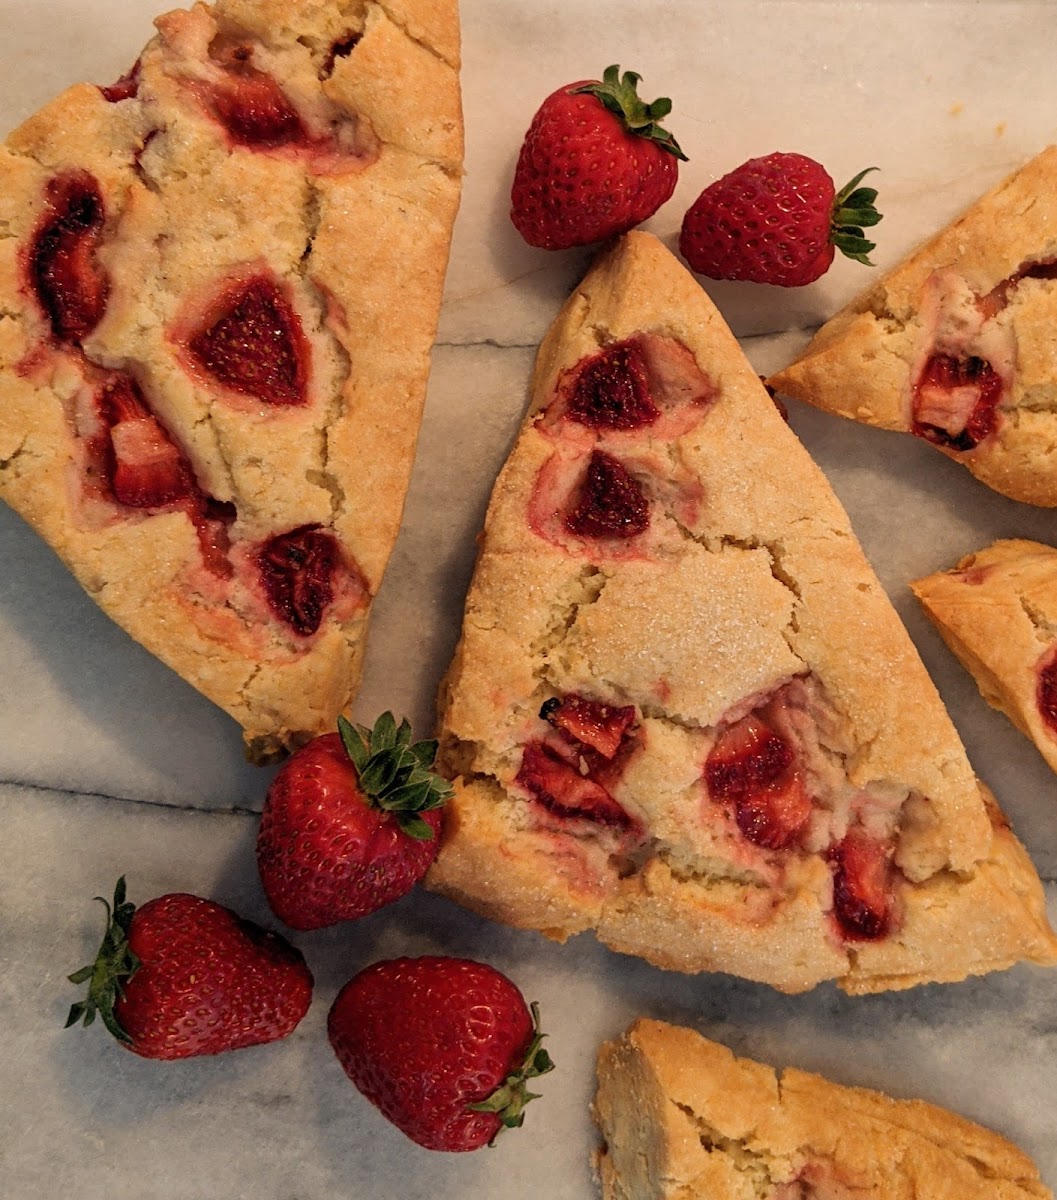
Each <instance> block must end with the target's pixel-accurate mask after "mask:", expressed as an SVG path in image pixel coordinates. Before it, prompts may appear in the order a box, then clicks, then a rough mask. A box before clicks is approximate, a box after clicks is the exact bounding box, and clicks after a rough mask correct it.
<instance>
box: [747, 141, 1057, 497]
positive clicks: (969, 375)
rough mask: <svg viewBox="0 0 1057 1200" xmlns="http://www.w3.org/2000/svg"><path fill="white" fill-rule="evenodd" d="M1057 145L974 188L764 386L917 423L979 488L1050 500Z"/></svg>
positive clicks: (878, 419) (907, 428)
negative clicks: (968, 201) (962, 207)
mask: <svg viewBox="0 0 1057 1200" xmlns="http://www.w3.org/2000/svg"><path fill="white" fill-rule="evenodd" d="M1055 181H1057V147H1050V148H1048V149H1046V150H1044V151H1042V153H1041V154H1039V155H1038V156H1037V157H1035V158H1033V159H1032V160H1031V161H1030V162H1028V163H1026V164H1025V165H1024V166H1023V167H1021V168H1020V170H1018V171H1016V172H1015V173H1014V174H1013V175H1011V176H1010V177H1009V178H1008V179H1006V180H1004V181H1003V182H1002V183H1000V184H998V185H997V186H996V187H994V188H993V189H992V190H991V191H989V192H987V193H986V194H985V195H983V196H982V197H981V198H980V199H979V200H977V201H976V203H975V204H973V205H972V206H971V207H970V208H969V209H968V210H967V211H966V212H965V213H963V214H962V215H961V216H960V217H958V218H957V220H955V221H953V222H952V223H951V224H950V225H948V226H947V227H946V228H944V229H942V230H940V231H939V232H938V233H937V234H936V235H935V236H934V237H932V238H931V239H929V241H927V242H926V243H925V244H924V245H923V246H921V247H919V248H918V249H916V250H915V251H914V252H913V253H911V254H910V255H909V256H908V257H907V258H906V259H905V260H904V261H903V262H901V263H899V264H898V265H897V266H896V267H894V268H893V269H892V270H890V271H888V272H887V273H886V274H885V275H884V276H883V277H882V278H880V279H879V280H878V281H876V282H875V283H874V284H873V285H872V286H871V287H869V288H868V289H867V290H866V291H864V292H863V293H862V294H861V295H859V296H857V297H856V298H855V299H854V300H853V301H852V302H851V303H850V304H848V305H847V306H846V307H845V308H844V309H842V310H841V311H840V312H839V313H837V314H836V315H835V316H833V317H832V318H831V319H830V320H829V321H827V322H826V323H825V324H824V325H823V326H822V328H821V329H819V330H818V332H817V333H816V334H815V336H814V338H813V339H812V340H811V342H810V343H809V345H808V346H807V347H806V349H805V350H804V352H803V353H802V354H801V355H800V356H799V357H798V358H797V359H796V361H794V362H792V363H790V365H789V366H787V367H786V368H784V369H783V370H781V371H779V372H777V374H775V375H772V376H771V377H770V379H769V380H768V384H769V385H770V386H771V387H773V388H775V389H776V390H777V391H778V392H779V393H784V394H785V395H787V396H793V397H795V398H796V399H798V400H804V401H806V402H807V403H809V404H814V405H815V406H817V407H818V408H821V409H824V410H826V411H827V412H832V413H836V414H838V415H840V416H844V417H850V418H852V419H853V420H857V421H862V422H864V423H866V424H868V425H876V426H879V427H880V428H882V429H894V430H901V431H903V432H906V433H911V434H914V435H915V436H917V437H920V438H922V439H924V440H925V441H927V442H929V443H930V444H931V445H933V446H935V447H936V448H937V449H938V450H939V451H941V452H942V453H943V454H945V455H947V457H948V458H952V459H954V460H955V461H956V462H960V463H962V464H963V465H964V466H965V467H967V468H968V469H969V470H970V471H971V472H972V473H973V475H975V476H976V477H977V478H978V479H980V480H981V481H982V482H984V483H986V484H987V485H988V487H991V488H994V489H995V490H996V491H998V492H1001V493H1002V494H1003V495H1005V496H1010V497H1012V498H1013V499H1015V500H1021V501H1024V502H1025V503H1028V504H1037V505H1041V506H1044V507H1049V508H1052V507H1054V506H1057V467H1055V465H1054V461H1053V455H1052V454H1051V453H1050V447H1051V445H1052V444H1053V440H1054V437H1055V436H1057V417H1055V416H1054V404H1053V402H1052V398H1053V395H1054V387H1055V383H1054V373H1053V365H1052V355H1051V352H1050V344H1049V335H1048V332H1047V331H1048V330H1049V328H1050V326H1051V325H1052V313H1053V307H1054V303H1055V299H1054V298H1055V297H1057V263H1055V261H1054V254H1053V245H1054V238H1055V237H1057V200H1055V199H1054V184H1055Z"/></svg>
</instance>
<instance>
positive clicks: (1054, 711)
mask: <svg viewBox="0 0 1057 1200" xmlns="http://www.w3.org/2000/svg"><path fill="white" fill-rule="evenodd" d="M1036 670H1037V673H1038V682H1037V683H1036V685H1035V703H1036V704H1037V705H1038V709H1039V712H1040V713H1041V715H1042V719H1043V720H1044V721H1045V722H1046V725H1047V727H1048V728H1049V730H1050V732H1051V733H1053V734H1057V654H1055V653H1054V651H1053V650H1047V651H1046V653H1045V654H1044V655H1043V656H1042V658H1041V659H1040V661H1039V665H1038V667H1037V668H1036Z"/></svg>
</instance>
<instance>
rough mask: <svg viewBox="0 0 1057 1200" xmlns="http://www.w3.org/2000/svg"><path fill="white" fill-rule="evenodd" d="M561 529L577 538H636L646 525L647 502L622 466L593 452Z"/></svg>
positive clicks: (601, 452)
mask: <svg viewBox="0 0 1057 1200" xmlns="http://www.w3.org/2000/svg"><path fill="white" fill-rule="evenodd" d="M565 525H566V528H567V529H568V530H569V532H570V533H573V534H575V535H576V536H577V537H588V538H633V537H638V535H639V534H640V533H645V532H646V530H647V529H648V528H649V525H650V506H649V501H648V500H647V499H646V497H645V496H644V495H643V492H642V488H641V487H640V486H639V484H638V483H637V482H636V481H635V479H634V478H633V476H632V475H631V473H630V472H629V471H628V469H627V468H626V467H625V466H624V465H623V464H622V463H620V462H619V461H618V460H617V459H615V458H614V457H613V456H612V455H611V454H605V453H604V452H603V451H601V450H595V451H594V452H593V453H592V455H591V458H590V460H589V462H588V464H587V473H586V475H585V476H584V480H583V483H582V484H581V487H580V491H579V494H578V496H577V497H576V502H575V507H574V508H573V510H572V511H571V512H570V513H569V515H568V516H567V517H566V518H565Z"/></svg>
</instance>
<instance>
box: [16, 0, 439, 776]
mask: <svg viewBox="0 0 1057 1200" xmlns="http://www.w3.org/2000/svg"><path fill="white" fill-rule="evenodd" d="M156 24H157V26H158V30H159V34H158V37H156V38H155V39H154V40H153V41H152V42H151V43H150V44H149V45H148V47H147V48H146V50H145V51H144V53H143V55H142V57H141V59H140V64H139V68H138V87H137V90H136V94H135V95H134V96H132V97H131V98H126V99H122V100H120V102H108V101H107V100H106V99H105V98H104V96H103V94H102V93H101V92H100V90H99V89H97V88H96V87H92V86H89V85H82V86H78V87H75V88H72V89H70V90H69V91H67V92H65V93H64V94H62V95H61V96H59V97H58V98H57V99H56V100H55V101H53V102H52V103H51V104H49V105H48V106H47V107H46V108H44V109H43V110H42V111H41V112H39V113H38V114H36V115H35V116H33V117H31V118H30V119H29V120H28V121H27V122H26V123H25V124H24V125H22V126H21V127H20V128H19V129H17V130H15V131H14V132H13V133H12V134H11V136H10V137H9V139H8V141H7V143H6V145H5V146H4V147H3V148H0V178H2V179H3V187H2V188H0V225H3V226H4V227H5V229H6V233H7V236H6V238H5V239H4V240H2V241H0V495H2V497H3V498H4V499H5V500H6V501H7V502H8V503H9V504H10V505H12V507H14V508H15V509H16V510H17V511H18V512H19V513H20V514H21V515H22V516H23V517H24V518H25V519H26V520H27V521H28V522H29V523H30V524H31V525H32V526H33V527H34V528H35V529H36V530H37V531H38V532H39V533H40V534H41V535H42V536H43V537H45V538H46V539H47V540H48V541H49V542H50V543H51V545H52V546H53V547H54V549H55V550H56V551H57V553H58V554H59V555H60V557H61V558H62V559H63V560H64V562H65V563H66V564H67V565H68V566H69V567H70V569H71V570H72V571H73V572H74V574H75V575H76V577H77V579H78V580H79V582H80V583H81V584H82V586H84V587H85V589H86V590H87V591H88V592H89V594H90V595H91V596H92V597H93V599H95V600H96V601H97V603H98V604H99V605H100V606H101V607H102V608H103V609H104V611H106V612H107V613H108V614H109V615H110V616H111V617H113V618H114V620H116V621H117V622H118V623H119V624H121V625H122V626H123V627H124V628H125V629H126V630H127V631H128V632H129V633H130V634H131V635H132V636H133V637H135V638H136V639H137V640H138V641H140V642H142V643H143V644H144V645H145V646H146V647H147V648H148V649H149V650H151V651H152V652H153V653H154V654H156V655H157V656H158V657H159V658H161V659H162V660H163V661H164V662H166V663H167V664H168V665H169V666H171V667H173V668H174V669H175V670H176V671H178V672H179V673H180V674H181V675H182V676H184V678H185V679H187V680H188V681H189V682H190V683H192V684H193V685H194V686H195V687H197V688H198V689H199V690H200V691H202V692H203V693H204V694H205V695H206V696H208V697H209V698H210V699H211V700H213V701H214V702H216V703H217V704H219V705H220V706H221V707H222V708H224V709H226V710H227V711H228V712H229V713H230V714H231V715H232V716H233V717H234V718H235V719H236V720H237V721H238V722H240V724H241V725H242V726H243V728H244V731H245V737H246V741H247V746H248V751H249V753H250V754H251V756H252V757H255V758H266V757H268V756H270V755H272V754H274V753H276V752H278V751H281V750H282V749H283V748H288V747H290V746H292V745H296V744H298V743H300V742H301V741H304V740H305V739H307V738H308V737H310V736H312V735H314V734H316V733H318V732H322V731H324V730H326V729H328V728H332V727H333V725H334V721H335V718H336V716H337V714H338V713H339V712H340V711H341V710H342V709H343V708H345V707H346V706H347V705H348V703H349V702H350V700H351V698H352V696H353V694H354V692H355V689H356V687H357V686H358V682H359V674H360V666H361V660H362V655H363V641H364V636H365V632H366V624H367V617H368V613H369V609H370V602H371V600H372V598H373V596H374V595H375V593H376V592H377V589H378V586H379V584H380V582H381V578H382V573H383V571H384V569H385V566H386V563H387V561H388V557H389V553H390V550H391V548H392V544H393V542H394V540H395V538H396V535H397V532H398V530H399V527H400V520H401V512H402V508H403V502H404V496H405V493H406V489H407V483H408V478H409V475H410V470H411V464H412V459H413V456H414V449H415V442H416V439H417V435H418V427H419V421H420V417H421V410H422V404H423V400H424V396H425V388H426V380H427V376H428V371H429V353H430V349H431V346H432V342H433V339H434V336H435V331H436V322H437V315H438V311H439V306H440V297H441V290H442V286H443V280H444V274H445V270H446V266H447V259H448V250H449V244H450V236H451V228H452V224H453V221H454V218H455V213H456V210H457V207H458V200H459V192H460V175H461V164H462V114H461V100H460V92H459V79H458V70H459V29H458V12H457V3H456V0H394V2H393V3H386V4H380V3H375V2H373V0H354V2H348V0H330V2H327V3H320V2H318V0H218V3H217V4H215V5H213V6H206V5H204V4H198V5H196V6H195V7H194V8H192V9H191V10H190V11H176V12H172V13H169V14H166V15H165V16H162V17H160V18H159V19H158V21H157V22H156ZM215 39H216V42H214V40H215ZM232 43H238V44H240V45H243V46H247V47H250V48H251V57H250V60H249V61H250V63H251V65H252V68H253V69H254V70H255V71H259V72H263V73H265V74H267V75H270V76H271V77H272V78H273V79H274V80H276V81H277V83H278V84H279V86H280V88H281V89H282V91H283V92H284V93H285V95H286V96H287V98H288V99H289V101H290V103H291V104H292V105H293V107H294V108H295V109H296V111H297V112H298V114H299V116H300V117H301V119H302V121H303V123H304V125H305V126H306V127H307V128H308V130H309V132H310V134H311V137H312V138H313V139H314V141H313V142H312V143H311V147H310V149H309V150H308V151H307V152H300V151H298V152H287V151H286V150H285V149H280V150H276V151H274V152H273V151H269V150H264V151H262V150H259V149H257V148H251V147H248V146H246V145H241V144H238V142H236V141H233V140H232V139H230V138H229V137H228V135H227V133H226V131H225V130H224V128H223V127H222V126H221V124H220V123H219V121H217V120H214V119H213V117H212V116H211V115H210V114H209V112H208V111H207V108H206V105H205V104H204V103H202V102H199V99H198V97H199V96H200V95H201V94H202V91H201V89H202V88H204V87H207V86H208V84H209V82H210V81H211V80H215V79H216V77H217V65H216V62H215V61H214V59H213V57H212V54H211V50H210V47H211V46H212V45H214V44H217V45H224V44H232ZM352 43H354V44H352ZM335 44H339V45H343V52H340V53H338V54H337V55H334V56H332V54H331V50H332V47H333V46H334V45H335ZM350 47H351V48H350ZM196 88H197V89H199V91H197V92H196V90H195V89H196ZM70 172H87V173H89V174H90V175H91V177H93V178H94V179H95V180H96V181H97V184H98V187H99V191H100V193H101V196H102V199H103V204H104V207H105V214H106V219H105V226H104V229H103V233H102V237H101V240H100V245H99V247H98V251H97V259H98V262H99V264H100V265H101V266H102V267H103V269H104V270H105V271H106V274H107V276H108V278H109V284H110V291H109V296H108V299H107V304H106V309H105V313H104V315H103V318H102V320H101V321H100V322H99V323H98V324H97V325H96V327H95V328H94V329H93V330H92V331H91V332H90V333H89V334H88V336H87V337H85V338H84V340H83V344H82V347H81V348H82V349H83V352H84V359H83V360H82V359H81V356H80V354H79V352H78V349H77V348H76V347H73V348H71V347H70V346H64V345H62V344H60V343H59V342H58V341H56V340H55V339H54V338H52V337H51V330H50V328H49V325H48V322H47V319H46V314H45V313H44V312H43V310H42V306H41V304H40V303H38V301H37V299H36V297H35V296H34V294H33V292H32V288H31V287H30V286H29V285H28V283H27V269H26V259H27V254H28V253H29V251H28V249H27V247H29V246H30V245H31V244H32V239H33V238H34V236H35V234H36V231H37V230H38V229H39V228H40V226H41V222H42V219H43V216H42V214H43V213H44V212H45V200H44V195H45V189H46V186H47V184H48V181H49V180H51V179H53V178H55V177H57V176H62V175H64V174H68V173H70ZM254 272H265V273H266V274H268V275H270V276H271V277H273V278H274V279H275V280H277V281H278V283H279V285H280V286H281V287H282V288H283V289H284V291H285V294H286V295H287V297H288V298H289V300H290V303H291V305H292V308H293V310H294V312H295V313H296V315H297V316H298V317H299V318H300V321H301V323H302V327H303V330H304V333H305V336H306V338H307V341H308V343H309V348H310V353H309V360H310V366H309V382H308V400H307V403H305V404H304V405H301V406H290V407H271V406H269V405H267V404H263V403H260V404H258V403H256V402H255V401H253V400H250V399H247V398H246V397H245V396H236V397H234V398H233V397H232V396H231V395H227V394H225V389H224V387H223V386H220V385H217V384H216V382H215V381H211V380H210V379H209V378H208V376H204V375H196V374H195V373H194V372H192V371H189V370H188V369H187V368H186V361H185V360H184V359H182V358H181V355H182V354H185V351H184V349H183V348H182V347H181V345H180V344H179V343H180V338H181V334H180V330H181V328H182V327H183V326H185V325H187V324H188V322H189V321H191V322H192V323H193V321H194V313H195V311H196V308H197V309H201V307H202V306H203V304H208V301H209V297H210V296H211V295H215V294H216V293H217V291H218V290H219V289H220V288H221V287H222V286H223V285H224V282H225V280H228V279H230V278H236V279H237V278H239V277H240V276H242V275H252V274H253V273H254ZM189 314H190V315H189ZM85 360H86V361H87V363H88V364H90V365H89V366H85ZM97 369H98V370H97ZM109 370H114V371H118V370H119V371H123V372H127V373H129V374H131V375H132V376H133V377H134V378H135V380H136V382H137V384H138V385H139V386H140V388H141V389H142V391H143V392H144V394H145V395H146V396H147V397H148V400H149V403H150V405H151V408H152V410H153V412H154V415H155V416H156V417H157V418H158V419H160V420H161V421H162V422H163V424H164V426H165V428H166V429H167V430H168V432H169V434H170V435H171V436H172V437H173V438H174V439H175V440H176V441H177V442H178V444H179V445H180V446H181V447H182V449H183V450H184V451H185V453H186V454H187V457H188V459H189V460H190V462H191V465H192V468H193V471H194V474H195V478H196V480H197V483H198V485H199V486H200V487H201V488H202V489H203V490H204V491H205V492H206V493H207V494H208V495H209V496H211V497H212V498H213V499H215V500H217V501H221V502H226V503H231V504H234V505H235V508H236V509H237V518H236V520H235V522H234V524H233V525H232V526H231V527H230V530H229V536H230V539H231V543H232V551H231V555H230V558H231V561H232V562H234V563H235V564H236V570H235V572H234V579H233V580H232V581H228V583H226V584H223V583H219V582H218V581H217V579H216V577H215V576H211V575H210V574H209V573H208V572H204V571H203V566H202V553H201V550H200V545H199V539H198V536H197V535H196V532H195V529H194V527H193V526H192V522H191V521H190V520H189V519H188V518H187V516H186V515H185V514H184V513H182V512H174V511H166V510H164V509H157V508H156V509H153V510H146V509H142V510H129V509H127V508H124V509H123V508H122V506H120V505H118V504H117V503H114V502H111V503H110V504H108V505H104V506H102V507H100V505H99V504H98V503H95V504H86V501H85V496H84V489H83V487H81V486H80V481H79V478H78V471H79V465H80V463H81V460H82V459H83V452H82V450H81V449H80V448H79V439H78V438H76V437H75V436H74V433H73V428H72V426H73V423H74V419H75V418H74V416H73V415H72V414H74V413H75V412H76V411H77V406H78V404H81V406H82V407H83V403H84V401H83V396H84V393H85V392H86V390H90V389H91V386H92V384H91V378H92V376H91V373H92V372H93V371H96V373H97V374H99V373H101V372H105V371H109ZM86 375H87V376H88V382H87V383H86ZM79 398H80V399H79ZM306 524H314V525H319V526H321V527H322V528H323V529H324V530H327V531H329V532H330V533H332V534H333V535H334V536H335V537H336V538H337V540H338V543H339V545H340V547H341V553H342V555H343V558H344V560H345V562H346V564H347V565H348V567H349V571H350V579H351V580H352V581H353V583H354V585H355V586H353V587H352V592H353V593H358V594H353V595H351V596H349V595H346V596H345V597H344V599H343V601H342V602H341V603H338V602H335V603H333V604H332V606H331V608H330V609H329V610H328V611H327V612H326V613H325V614H324V618H323V621H322V624H321V625H320V627H319V629H318V631H317V632H316V633H314V634H312V635H310V636H303V635H302V634H299V633H297V632H295V631H293V630H292V629H291V628H290V627H289V626H288V625H284V623H283V622H282V621H281V620H277V619H276V618H275V617H274V615H273V614H272V612H271V611H270V610H269V606H268V605H267V603H266V602H265V600H264V599H263V595H262V593H261V590H260V588H259V586H257V585H256V583H255V581H254V580H253V579H252V578H251V576H252V574H253V571H252V568H251V567H245V564H243V565H244V568H245V569H243V570H242V571H240V569H239V566H238V564H239V563H240V562H241V561H243V560H242V559H240V553H243V551H245V548H248V547H253V546H258V545H260V544H261V543H262V542H263V541H264V540H266V539H268V538H269V537H270V536H272V535H274V534H278V533H283V532H286V531H288V530H291V529H297V528H299V527H301V526H304V525H306ZM248 553H249V552H248V551H246V554H248Z"/></svg>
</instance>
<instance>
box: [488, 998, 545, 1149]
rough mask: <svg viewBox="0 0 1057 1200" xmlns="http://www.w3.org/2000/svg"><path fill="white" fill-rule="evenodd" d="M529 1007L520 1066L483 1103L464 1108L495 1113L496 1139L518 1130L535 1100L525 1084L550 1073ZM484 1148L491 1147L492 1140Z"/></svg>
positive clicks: (536, 1011) (536, 1013)
mask: <svg viewBox="0 0 1057 1200" xmlns="http://www.w3.org/2000/svg"><path fill="white" fill-rule="evenodd" d="M529 1007H530V1009H531V1011H532V1029H533V1036H532V1040H531V1041H530V1042H529V1044H528V1049H527V1050H526V1051H525V1055H524V1058H523V1060H522V1062H521V1065H520V1066H519V1067H518V1069H517V1070H516V1071H512V1072H511V1073H510V1074H509V1075H508V1076H507V1077H506V1079H504V1080H503V1082H502V1083H501V1084H500V1085H499V1087H497V1088H496V1090H495V1091H494V1092H493V1093H492V1094H491V1095H490V1096H489V1097H488V1099H487V1100H482V1101H480V1102H479V1103H478V1104H468V1105H467V1108H469V1110H470V1111H471V1112H486V1113H495V1114H496V1115H497V1116H498V1117H499V1119H500V1121H501V1122H502V1124H501V1125H500V1126H499V1128H498V1129H497V1130H496V1137H498V1136H499V1134H500V1133H502V1132H503V1130H504V1129H517V1128H519V1127H520V1126H521V1125H522V1124H523V1123H524V1121H525V1106H526V1105H527V1104H528V1103H529V1101H530V1100H538V1099H539V1096H538V1095H537V1093H536V1092H530V1091H529V1090H528V1088H527V1087H526V1086H525V1085H526V1083H527V1082H528V1080H530V1079H536V1078H538V1077H539V1076H540V1075H546V1074H547V1072H548V1071H553V1070H554V1063H553V1062H552V1061H551V1056H550V1055H549V1054H548V1053H547V1051H546V1050H544V1049H543V1039H544V1037H545V1036H546V1035H545V1034H544V1033H542V1032H540V1007H539V1005H538V1004H537V1003H536V1002H535V1001H533V1002H532V1004H531V1005H530V1006H529ZM488 1144H489V1145H490V1146H493V1145H495V1138H494V1137H493V1139H492V1140H491V1141H490V1142H489V1143H488Z"/></svg>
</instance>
